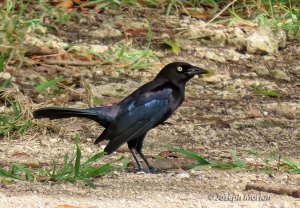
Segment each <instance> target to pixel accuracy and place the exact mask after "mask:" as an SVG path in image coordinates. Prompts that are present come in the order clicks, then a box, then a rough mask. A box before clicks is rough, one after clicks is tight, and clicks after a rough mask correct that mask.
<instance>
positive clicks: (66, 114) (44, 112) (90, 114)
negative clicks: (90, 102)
mask: <svg viewBox="0 0 300 208" xmlns="http://www.w3.org/2000/svg"><path fill="white" fill-rule="evenodd" d="M33 117H34V118H36V119H41V118H49V119H60V118H70V117H82V118H89V119H92V120H94V121H97V122H98V121H99V117H98V114H97V112H96V111H95V110H93V109H76V108H57V107H49V108H41V109H38V110H35V111H34V112H33Z"/></svg>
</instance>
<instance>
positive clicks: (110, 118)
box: [33, 62, 207, 169]
mask: <svg viewBox="0 0 300 208" xmlns="http://www.w3.org/2000/svg"><path fill="white" fill-rule="evenodd" d="M205 73H207V71H206V70H204V69H201V68H197V67H194V66H192V65H190V64H188V63H183V62H174V63H171V64H168V65H167V66H165V67H164V68H163V69H162V70H161V71H160V72H159V73H158V75H157V76H156V77H155V79H154V80H152V81H151V82H148V83H146V84H145V85H143V86H141V87H140V88H138V89H137V90H136V91H134V92H133V93H131V94H130V95H129V96H128V97H126V98H125V99H124V100H122V101H121V102H120V103H118V104H116V105H114V106H105V107H98V108H90V109H74V108H53V107H51V108H43V109H38V110H36V111H34V112H33V115H34V117H35V118H50V119H58V118H69V117H84V118H89V119H92V120H94V121H96V122H98V123H99V124H100V125H102V126H103V127H105V130H104V131H103V132H102V134H101V135H100V136H99V137H98V138H97V140H96V141H95V144H97V143H99V142H101V141H104V140H109V142H108V144H107V146H106V147H105V150H104V151H105V152H107V153H108V154H111V153H113V152H114V151H116V150H117V149H118V148H119V147H120V146H121V145H122V144H124V143H127V144H128V147H129V149H130V151H131V152H132V154H133V156H134V159H135V160H136V162H137V164H138V167H139V169H141V164H140V163H139V161H138V160H137V157H136V153H135V151H137V152H138V153H139V154H140V156H141V157H142V158H143V159H144V160H145V162H146V164H147V165H148V167H149V169H151V168H152V166H150V164H149V163H148V161H147V160H146V158H145V156H144V155H143V153H142V146H143V140H144V138H145V135H146V134H147V132H148V131H149V130H151V129H152V128H154V127H156V126H157V125H159V124H162V123H163V122H164V121H165V120H167V119H168V118H169V117H170V116H171V115H172V114H173V113H174V111H175V110H176V109H177V108H178V107H179V106H180V105H181V103H182V102H183V100H184V92H185V85H186V83H187V81H188V80H190V79H191V78H192V77H193V76H194V75H196V74H205Z"/></svg>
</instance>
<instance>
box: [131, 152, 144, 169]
mask: <svg viewBox="0 0 300 208" xmlns="http://www.w3.org/2000/svg"><path fill="white" fill-rule="evenodd" d="M129 150H130V152H131V154H132V155H133V158H134V160H135V162H136V164H137V170H135V171H134V172H137V173H139V172H145V170H144V169H143V167H142V164H141V163H140V161H139V160H138V158H137V155H136V152H135V148H133V147H129Z"/></svg>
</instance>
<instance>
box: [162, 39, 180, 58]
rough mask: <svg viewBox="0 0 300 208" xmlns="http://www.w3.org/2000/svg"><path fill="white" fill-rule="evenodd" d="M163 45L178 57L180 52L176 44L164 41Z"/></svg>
mask: <svg viewBox="0 0 300 208" xmlns="http://www.w3.org/2000/svg"><path fill="white" fill-rule="evenodd" d="M164 44H166V45H168V46H170V47H171V49H172V51H173V53H175V54H176V55H178V54H179V53H180V52H181V50H180V48H179V46H178V44H177V43H176V42H173V41H169V40H165V41H164Z"/></svg>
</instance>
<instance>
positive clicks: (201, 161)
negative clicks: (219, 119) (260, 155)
mask: <svg viewBox="0 0 300 208" xmlns="http://www.w3.org/2000/svg"><path fill="white" fill-rule="evenodd" d="M169 150H170V151H173V152H178V153H181V154H183V155H184V156H186V157H188V158H191V159H193V160H195V161H196V163H195V164H194V165H192V166H191V167H190V168H191V169H193V170H199V169H205V168H213V169H223V170H228V169H231V170H238V169H248V168H249V166H248V165H247V164H246V162H245V161H243V160H241V159H240V158H239V157H238V156H237V155H236V152H235V151H234V150H229V152H230V153H231V158H232V162H210V161H208V160H206V159H205V158H203V157H202V156H201V155H198V154H196V153H193V152H190V151H187V150H184V149H181V148H174V147H170V148H169Z"/></svg>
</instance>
